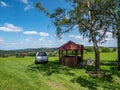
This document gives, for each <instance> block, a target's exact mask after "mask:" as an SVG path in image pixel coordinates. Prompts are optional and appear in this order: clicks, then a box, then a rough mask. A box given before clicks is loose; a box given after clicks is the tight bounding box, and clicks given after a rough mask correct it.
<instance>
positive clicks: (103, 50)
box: [102, 48, 110, 52]
mask: <svg viewBox="0 0 120 90" xmlns="http://www.w3.org/2000/svg"><path fill="white" fill-rule="evenodd" d="M102 52H110V49H109V48H102Z"/></svg>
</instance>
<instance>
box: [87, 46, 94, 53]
mask: <svg viewBox="0 0 120 90" xmlns="http://www.w3.org/2000/svg"><path fill="white" fill-rule="evenodd" d="M85 50H86V51H87V52H94V48H93V47H86V48H85Z"/></svg>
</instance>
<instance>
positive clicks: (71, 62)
mask: <svg viewBox="0 0 120 90" xmlns="http://www.w3.org/2000/svg"><path fill="white" fill-rule="evenodd" d="M58 50H59V62H60V64H62V65H65V66H75V65H77V64H78V63H80V62H82V61H83V50H84V46H83V45H79V44H76V43H74V42H72V41H69V42H67V43H65V44H64V45H62V46H60V47H59V48H58ZM70 52H72V53H73V55H70Z"/></svg>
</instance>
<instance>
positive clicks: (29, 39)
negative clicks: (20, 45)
mask: <svg viewBox="0 0 120 90" xmlns="http://www.w3.org/2000/svg"><path fill="white" fill-rule="evenodd" d="M25 41H27V42H30V41H33V38H27V39H25Z"/></svg>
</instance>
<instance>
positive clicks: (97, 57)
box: [90, 29, 100, 72]
mask: <svg viewBox="0 0 120 90" xmlns="http://www.w3.org/2000/svg"><path fill="white" fill-rule="evenodd" d="M90 33H91V35H92V41H93V46H94V52H95V70H96V71H97V72H99V71H100V54H99V47H98V44H97V40H96V37H95V32H94V30H92V29H91V32H90Z"/></svg>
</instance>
